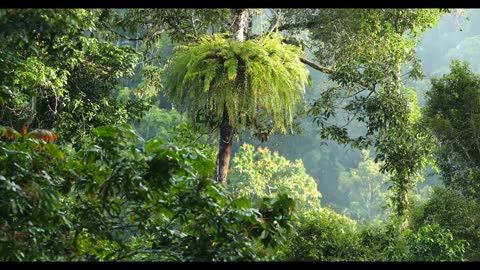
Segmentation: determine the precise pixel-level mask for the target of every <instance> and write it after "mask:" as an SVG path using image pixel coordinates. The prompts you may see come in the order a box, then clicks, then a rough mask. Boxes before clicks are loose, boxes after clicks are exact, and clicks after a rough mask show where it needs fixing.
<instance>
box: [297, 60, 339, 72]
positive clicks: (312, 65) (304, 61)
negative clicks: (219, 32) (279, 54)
mask: <svg viewBox="0 0 480 270" xmlns="http://www.w3.org/2000/svg"><path fill="white" fill-rule="evenodd" d="M300 61H301V62H302V63H304V64H307V65H309V66H310V67H312V68H313V69H316V70H318V71H321V72H323V73H327V74H333V73H335V70H333V69H330V68H328V67H324V66H321V65H319V64H317V63H314V62H312V61H310V60H308V59H306V58H303V57H301V58H300Z"/></svg>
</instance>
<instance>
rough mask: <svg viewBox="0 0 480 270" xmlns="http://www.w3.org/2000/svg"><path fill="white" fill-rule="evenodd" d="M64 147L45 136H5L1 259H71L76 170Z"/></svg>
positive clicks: (0, 174)
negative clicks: (70, 202)
mask: <svg viewBox="0 0 480 270" xmlns="http://www.w3.org/2000/svg"><path fill="white" fill-rule="evenodd" d="M63 160H64V154H63V152H62V150H61V149H60V148H59V147H58V146H57V145H54V144H47V143H45V142H43V141H42V140H37V139H33V138H27V137H26V136H25V137H20V135H19V136H18V137H17V139H16V140H13V141H11V142H6V141H3V140H0V196H1V197H2V200H1V203H0V207H1V211H0V228H1V230H0V231H1V232H0V239H2V240H1V244H0V260H2V261H32V260H49V259H54V260H68V258H70V256H71V255H73V254H71V250H70V248H71V241H70V240H71V238H70V234H69V232H70V230H71V229H72V226H73V225H72V223H71V220H69V218H68V214H67V213H66V211H65V208H64V204H63V200H64V198H65V197H64V196H65V194H66V193H67V192H68V190H69V185H70V184H71V183H70V173H69V172H68V168H66V167H65V164H64V162H63Z"/></svg>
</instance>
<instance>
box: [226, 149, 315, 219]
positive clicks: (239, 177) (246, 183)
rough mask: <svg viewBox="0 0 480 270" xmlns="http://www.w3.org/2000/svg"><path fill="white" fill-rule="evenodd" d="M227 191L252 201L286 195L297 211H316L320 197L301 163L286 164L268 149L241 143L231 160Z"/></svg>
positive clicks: (299, 161)
mask: <svg viewBox="0 0 480 270" xmlns="http://www.w3.org/2000/svg"><path fill="white" fill-rule="evenodd" d="M231 170H232V172H231V173H230V174H229V178H228V186H227V187H228V189H229V190H230V191H231V192H232V193H233V194H234V195H236V196H246V197H249V198H251V199H252V200H253V201H258V200H260V198H263V197H274V196H276V194H280V193H284V192H287V193H288V194H290V196H291V197H292V198H293V199H294V200H295V201H296V203H297V209H299V210H300V209H310V208H313V209H318V208H320V198H321V194H320V192H319V191H318V189H317V184H316V182H315V180H314V179H313V178H312V177H311V176H309V175H308V174H307V173H306V172H305V168H304V167H303V162H302V161H301V160H296V161H295V162H290V161H288V160H287V159H285V158H284V157H282V156H280V155H279V154H278V152H274V153H272V152H271V151H270V150H269V149H268V148H261V147H258V149H257V150H255V149H254V148H253V146H252V145H250V144H243V146H242V147H241V148H240V149H239V150H238V152H237V153H236V155H235V157H234V158H233V161H232V167H231Z"/></svg>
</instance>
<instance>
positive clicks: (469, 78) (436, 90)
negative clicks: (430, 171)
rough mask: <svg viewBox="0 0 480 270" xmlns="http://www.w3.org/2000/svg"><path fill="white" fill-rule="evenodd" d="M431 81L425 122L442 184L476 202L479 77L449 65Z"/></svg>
mask: <svg viewBox="0 0 480 270" xmlns="http://www.w3.org/2000/svg"><path fill="white" fill-rule="evenodd" d="M450 69H451V71H450V74H446V75H444V76H442V77H440V78H434V79H432V88H431V89H430V90H429V91H427V107H426V109H425V121H426V123H427V125H428V126H429V127H430V129H431V130H432V132H433V134H434V135H435V138H436V139H437V142H438V143H437V147H436V148H435V152H434V153H435V157H436V160H437V165H438V167H439V169H440V172H441V175H442V179H443V181H444V182H445V184H446V185H447V186H448V187H450V188H453V189H456V190H458V191H460V192H462V193H463V194H464V195H466V196H467V197H470V198H473V199H475V200H476V201H477V202H480V196H479V195H478V194H479V192H480V140H479V139H478V138H479V136H480V108H479V107H478V104H480V75H479V74H475V73H473V72H472V71H471V69H470V67H469V65H468V64H467V63H462V62H459V61H454V62H452V64H451V66H450Z"/></svg>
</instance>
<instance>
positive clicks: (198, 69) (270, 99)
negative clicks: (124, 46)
mask: <svg viewBox="0 0 480 270" xmlns="http://www.w3.org/2000/svg"><path fill="white" fill-rule="evenodd" d="M301 54H302V51H301V49H300V48H298V47H296V46H294V45H289V44H284V43H282V41H281V36H280V35H279V34H273V35H271V36H264V37H261V38H260V39H254V40H253V39H252V40H247V41H244V42H239V41H236V40H232V39H228V38H227V37H226V36H225V35H213V36H205V37H203V38H201V39H200V40H199V41H198V42H195V43H191V44H189V45H186V46H181V47H179V48H177V49H176V51H175V53H174V55H173V58H172V59H170V62H169V64H168V66H167V69H166V70H165V73H164V76H165V78H164V82H166V83H165V89H164V91H165V93H166V95H167V96H168V97H169V99H170V101H171V102H172V103H174V104H175V106H176V108H178V109H179V110H180V111H183V112H187V113H188V114H189V115H190V116H191V117H192V118H193V119H195V116H196V115H197V114H198V112H199V111H202V110H209V109H211V108H215V111H210V112H209V113H211V114H213V115H214V118H216V119H220V118H221V115H222V113H223V104H226V106H227V109H228V112H229V117H230V119H229V122H230V123H231V124H232V126H233V127H234V128H236V129H244V128H247V127H248V126H249V125H250V123H251V119H254V118H255V117H256V116H257V113H258V111H259V110H261V111H264V112H268V114H269V116H270V117H271V119H272V120H273V122H274V129H276V130H280V131H282V132H286V131H287V129H288V128H291V125H292V122H293V117H294V113H295V109H296V107H297V106H298V104H299V103H300V101H301V100H302V97H303V94H304V93H305V85H306V84H310V83H311V81H310V76H309V72H308V70H307V68H306V67H305V65H304V64H303V63H302V62H300V58H299V57H300V56H301Z"/></svg>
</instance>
